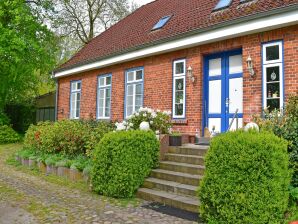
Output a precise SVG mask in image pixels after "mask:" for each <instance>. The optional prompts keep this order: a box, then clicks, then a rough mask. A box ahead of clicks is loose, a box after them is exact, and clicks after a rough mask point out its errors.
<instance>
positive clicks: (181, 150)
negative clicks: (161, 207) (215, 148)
mask: <svg viewBox="0 0 298 224" xmlns="http://www.w3.org/2000/svg"><path fill="white" fill-rule="evenodd" d="M208 148H209V147H208V146H202V145H191V144H187V145H183V146H181V147H169V149H168V153H166V154H165V161H161V162H160V165H159V168H158V169H154V170H152V172H151V175H150V177H149V178H147V179H146V180H145V182H144V185H143V187H142V188H140V189H139V190H138V192H137V196H138V197H140V198H142V199H145V200H148V201H153V202H158V203H161V204H165V205H168V206H172V207H175V208H179V209H183V210H186V211H190V212H195V213H197V212H198V209H199V199H198V198H197V196H196V191H197V188H198V186H199V182H200V180H201V179H202V177H203V175H204V171H205V166H204V156H205V154H206V152H207V150H208Z"/></svg>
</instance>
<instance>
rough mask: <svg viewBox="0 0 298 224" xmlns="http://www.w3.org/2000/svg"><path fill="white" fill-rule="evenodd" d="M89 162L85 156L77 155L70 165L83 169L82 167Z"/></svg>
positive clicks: (72, 167) (73, 167)
mask: <svg viewBox="0 0 298 224" xmlns="http://www.w3.org/2000/svg"><path fill="white" fill-rule="evenodd" d="M88 164H89V160H88V158H87V157H85V156H81V155H80V156H77V157H76V158H75V159H74V160H73V161H72V164H71V166H70V168H71V169H76V170H79V171H83V170H84V168H85V167H86V166H87V165H88Z"/></svg>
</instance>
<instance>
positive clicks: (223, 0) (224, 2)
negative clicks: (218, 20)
mask: <svg viewBox="0 0 298 224" xmlns="http://www.w3.org/2000/svg"><path fill="white" fill-rule="evenodd" d="M231 3H232V0H219V2H218V3H217V5H216V6H215V8H214V10H220V9H223V8H226V7H229V6H230V5H231Z"/></svg>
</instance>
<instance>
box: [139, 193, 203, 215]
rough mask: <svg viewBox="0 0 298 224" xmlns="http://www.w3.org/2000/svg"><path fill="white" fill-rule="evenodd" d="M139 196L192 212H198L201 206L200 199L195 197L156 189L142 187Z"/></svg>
mask: <svg viewBox="0 0 298 224" xmlns="http://www.w3.org/2000/svg"><path fill="white" fill-rule="evenodd" d="M137 196H138V197H140V198H143V199H145V200H147V201H154V202H159V203H161V204H166V205H168V206H172V207H175V208H180V209H183V210H187V211H190V212H198V208H199V201H198V199H196V198H195V197H186V196H180V195H175V194H171V193H168V192H165V191H159V190H155V189H148V188H140V189H139V190H138V193H137Z"/></svg>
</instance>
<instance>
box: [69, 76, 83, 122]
mask: <svg viewBox="0 0 298 224" xmlns="http://www.w3.org/2000/svg"><path fill="white" fill-rule="evenodd" d="M73 83H76V85H77V84H78V83H80V84H81V88H80V89H76V90H73V89H72V84H73ZM77 93H80V107H79V116H75V117H72V111H73V110H74V108H72V98H73V94H77ZM81 101H82V80H73V81H71V82H70V97H69V118H70V119H73V120H78V119H80V114H81ZM77 102H78V101H77V99H76V101H75V111H76V110H77V106H78V105H77Z"/></svg>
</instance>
